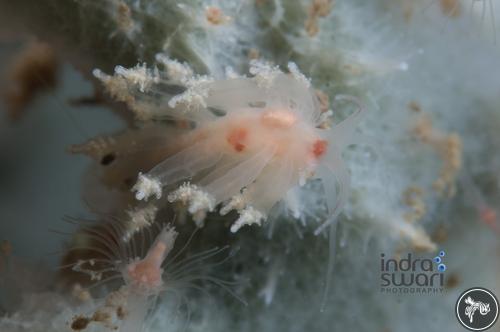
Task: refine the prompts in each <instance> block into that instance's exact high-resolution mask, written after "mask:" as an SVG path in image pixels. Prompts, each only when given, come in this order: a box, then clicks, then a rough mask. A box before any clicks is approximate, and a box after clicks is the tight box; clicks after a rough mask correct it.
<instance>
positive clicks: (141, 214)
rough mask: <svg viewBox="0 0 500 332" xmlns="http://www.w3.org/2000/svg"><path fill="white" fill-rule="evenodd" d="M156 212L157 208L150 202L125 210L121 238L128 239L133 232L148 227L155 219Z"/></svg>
mask: <svg viewBox="0 0 500 332" xmlns="http://www.w3.org/2000/svg"><path fill="white" fill-rule="evenodd" d="M157 212H158V208H157V207H156V206H154V205H152V204H150V205H148V206H146V207H144V208H136V209H132V210H130V211H127V215H128V219H127V220H126V221H125V232H124V235H123V239H124V240H125V241H128V240H130V238H131V237H132V236H133V235H134V234H135V233H137V232H139V231H141V230H142V229H145V228H147V227H150V226H151V225H152V224H153V223H154V221H155V217H156V213H157Z"/></svg>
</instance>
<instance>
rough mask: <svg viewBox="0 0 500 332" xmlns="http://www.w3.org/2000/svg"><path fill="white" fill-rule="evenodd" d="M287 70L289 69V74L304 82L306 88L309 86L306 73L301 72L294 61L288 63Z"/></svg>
mask: <svg viewBox="0 0 500 332" xmlns="http://www.w3.org/2000/svg"><path fill="white" fill-rule="evenodd" d="M288 70H289V71H290V74H292V76H293V78H295V79H296V80H297V81H299V82H301V83H302V84H304V86H305V87H306V88H309V87H310V86H311V81H310V80H309V78H307V77H306V75H304V74H302V72H301V71H300V70H299V67H297V64H296V63H295V62H289V63H288Z"/></svg>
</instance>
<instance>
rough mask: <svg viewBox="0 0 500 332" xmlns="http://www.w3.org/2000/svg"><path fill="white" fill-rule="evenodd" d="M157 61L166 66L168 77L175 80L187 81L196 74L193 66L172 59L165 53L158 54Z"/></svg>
mask: <svg viewBox="0 0 500 332" xmlns="http://www.w3.org/2000/svg"><path fill="white" fill-rule="evenodd" d="M156 61H158V62H159V63H161V64H162V65H163V66H164V67H165V70H166V73H167V76H168V78H169V79H170V80H172V81H174V82H179V83H185V82H187V80H188V79H189V78H191V77H193V76H194V73H193V70H192V69H191V67H189V66H188V65H187V64H185V63H180V62H179V61H177V60H175V59H170V58H169V57H167V56H166V55H165V54H161V53H160V54H157V55H156Z"/></svg>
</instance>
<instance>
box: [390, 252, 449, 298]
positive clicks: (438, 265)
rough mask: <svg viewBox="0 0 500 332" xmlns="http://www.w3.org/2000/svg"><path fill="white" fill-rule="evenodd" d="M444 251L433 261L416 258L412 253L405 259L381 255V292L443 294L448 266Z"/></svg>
mask: <svg viewBox="0 0 500 332" xmlns="http://www.w3.org/2000/svg"><path fill="white" fill-rule="evenodd" d="M445 256H446V253H445V252H444V251H443V250H442V251H440V252H439V254H438V255H437V256H436V257H434V258H433V259H430V258H415V257H413V255H412V254H411V253H408V255H407V256H406V257H405V258H402V259H399V260H396V259H386V257H385V254H384V253H382V254H380V292H381V293H387V294H397V293H401V294H440V293H442V292H443V284H444V272H445V271H446V265H445V264H444V257H445Z"/></svg>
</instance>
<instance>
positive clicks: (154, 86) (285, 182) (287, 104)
mask: <svg viewBox="0 0 500 332" xmlns="http://www.w3.org/2000/svg"><path fill="white" fill-rule="evenodd" d="M157 59H158V60H159V61H160V62H161V63H162V64H163V65H164V67H165V69H166V70H165V71H159V70H158V69H157V68H154V69H147V68H146V66H145V65H142V66H141V65H139V66H137V67H135V68H131V69H125V68H123V67H120V66H118V67H117V68H116V69H115V75H114V76H109V75H106V74H104V73H102V72H100V71H98V70H96V71H95V73H94V74H95V75H96V76H97V77H98V78H99V79H100V80H101V81H102V82H103V83H104V84H105V86H106V88H107V90H108V92H109V93H110V94H111V95H112V96H114V97H115V98H116V99H118V100H120V101H124V102H126V103H127V104H128V106H129V107H130V108H131V109H132V110H134V112H135V113H136V115H137V117H138V118H139V119H140V120H142V121H151V120H158V119H162V120H164V119H165V118H169V119H175V120H183V121H185V122H186V120H187V123H190V124H192V125H191V126H190V127H191V128H190V129H187V130H186V131H185V132H184V133H183V134H181V135H178V136H177V137H176V138H175V139H174V140H172V139H169V140H167V139H165V138H163V139H164V141H163V142H162V144H163V145H169V144H170V145H175V146H176V148H175V149H174V150H175V153H172V154H169V155H167V156H165V158H164V159H163V161H161V162H160V163H158V164H157V165H156V166H155V167H153V168H152V169H149V170H148V169H143V170H142V172H141V173H139V175H138V180H137V182H136V184H135V185H134V186H133V188H132V190H133V191H135V193H136V198H137V199H138V200H149V199H151V198H154V199H161V198H162V197H166V198H167V200H168V201H169V202H171V203H173V202H182V203H184V204H185V205H186V206H187V208H188V211H189V212H190V213H191V214H192V215H193V219H194V220H195V222H197V223H198V224H199V225H201V224H202V223H203V221H204V219H205V216H206V214H207V212H212V211H214V210H216V209H217V210H218V211H219V213H220V214H222V215H225V214H227V213H228V212H230V211H231V210H236V211H237V212H238V213H239V218H238V219H237V220H236V221H235V222H234V223H233V225H232V226H231V231H232V232H236V231H238V230H239V229H240V228H241V227H242V226H244V225H250V224H258V225H260V224H261V222H262V221H264V220H266V219H267V216H268V215H269V212H270V211H271V209H272V208H273V206H275V205H276V203H277V202H279V201H282V200H283V201H285V203H289V204H288V205H290V204H292V202H293V201H295V202H296V201H297V200H296V199H295V200H293V199H290V196H293V195H290V194H289V193H290V192H291V191H290V190H291V189H292V188H296V187H299V188H300V187H301V186H303V185H304V184H305V183H306V181H307V180H308V179H311V178H319V179H321V181H322V183H323V193H324V196H325V201H326V205H327V207H328V217H327V220H325V221H324V222H323V223H322V224H321V226H319V227H318V228H317V230H316V233H319V232H321V231H322V230H323V229H324V228H325V227H326V226H328V225H329V224H330V223H331V222H332V221H333V220H334V219H335V217H336V216H337V215H338V213H339V212H340V210H341V208H342V206H343V205H344V204H345V202H346V198H347V195H348V191H349V175H348V173H347V170H346V167H345V166H344V163H343V161H342V158H341V152H342V150H343V148H344V147H345V146H346V145H347V144H348V143H349V142H350V139H351V136H352V133H353V130H354V127H355V125H356V124H357V123H358V121H359V118H360V116H361V114H362V113H363V108H362V107H361V106H360V104H359V103H358V102H357V100H356V99H355V98H352V97H348V96H337V98H336V99H337V100H342V101H347V102H349V103H353V104H354V105H355V106H356V111H355V112H353V113H352V114H351V115H350V116H348V117H347V118H346V119H345V120H343V121H342V122H340V123H338V124H331V123H330V119H329V117H330V116H331V114H332V112H331V111H325V110H324V108H322V107H321V105H320V102H319V100H318V97H317V93H316V92H315V90H314V89H313V88H312V87H311V83H310V81H309V80H308V79H307V78H306V77H305V76H304V75H303V74H302V73H300V72H299V70H298V68H297V66H296V65H295V64H294V63H289V65H288V69H289V73H283V72H282V71H281V70H280V69H279V68H278V67H275V66H271V65H269V64H268V63H265V62H262V61H252V62H251V63H250V74H251V75H252V76H251V77H241V76H237V75H235V74H234V72H233V71H231V70H228V71H227V73H228V74H227V75H226V77H225V78H222V79H213V78H210V77H207V76H195V75H193V73H192V70H191V69H190V68H189V67H188V66H187V65H185V64H181V63H179V62H177V61H175V60H170V59H168V58H166V57H164V56H162V55H160V56H158V57H157ZM172 85H178V86H182V87H183V89H182V90H181V92H180V93H179V92H178V93H176V94H175V93H172V92H171V91H172V90H174V89H173V88H172ZM177 90H178V91H179V89H177ZM145 128H148V127H147V126H146V125H145ZM145 130H147V129H145ZM156 143H157V144H159V143H158V142H156ZM144 148H147V147H144ZM299 190H300V189H299ZM294 191H295V190H294ZM289 207H290V206H289ZM290 208H291V209H292V207H290Z"/></svg>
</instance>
